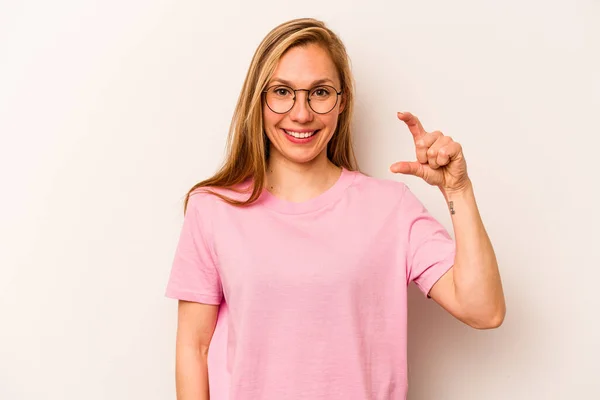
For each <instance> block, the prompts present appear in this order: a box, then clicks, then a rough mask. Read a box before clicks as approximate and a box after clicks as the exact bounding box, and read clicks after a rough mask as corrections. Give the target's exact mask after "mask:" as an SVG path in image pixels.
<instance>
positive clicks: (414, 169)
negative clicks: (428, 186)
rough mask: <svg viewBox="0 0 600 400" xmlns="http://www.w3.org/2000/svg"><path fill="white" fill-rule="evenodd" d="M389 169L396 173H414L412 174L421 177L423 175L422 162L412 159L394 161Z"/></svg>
mask: <svg viewBox="0 0 600 400" xmlns="http://www.w3.org/2000/svg"><path fill="white" fill-rule="evenodd" d="M390 171H392V172H394V173H397V174H405V175H414V176H418V177H419V178H423V176H424V168H423V164H421V163H419V162H416V161H413V162H408V161H400V162H397V163H394V164H392V166H391V167H390Z"/></svg>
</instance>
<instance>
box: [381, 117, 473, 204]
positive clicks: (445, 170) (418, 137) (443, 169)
mask: <svg viewBox="0 0 600 400" xmlns="http://www.w3.org/2000/svg"><path fill="white" fill-rule="evenodd" d="M398 118H399V119H400V120H402V121H404V123H406V125H407V126H408V129H409V130H410V132H411V133H412V135H413V139H414V142H415V149H416V153H417V161H413V162H410V161H401V162H397V163H394V164H392V166H391V167H390V170H391V171H392V172H394V173H400V174H407V175H415V176H418V177H419V178H422V179H423V180H424V181H425V182H427V183H429V184H430V185H433V186H437V187H439V188H440V189H441V190H442V191H444V192H456V191H460V190H463V189H465V188H467V187H468V186H469V185H470V184H471V181H470V179H469V177H468V175H467V163H466V161H465V157H464V155H463V152H462V146H461V145H460V144H459V143H457V142H455V141H453V140H452V138H451V137H450V136H444V134H443V133H442V132H440V131H434V132H429V133H428V132H426V131H425V129H423V126H422V125H421V122H420V121H419V119H418V118H417V117H415V116H414V115H412V114H411V113H409V112H404V113H401V112H399V113H398Z"/></svg>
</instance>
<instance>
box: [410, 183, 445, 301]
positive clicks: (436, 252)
mask: <svg viewBox="0 0 600 400" xmlns="http://www.w3.org/2000/svg"><path fill="white" fill-rule="evenodd" d="M402 211H403V215H404V217H405V218H406V221H407V222H408V251H407V260H406V261H407V262H406V268H407V271H406V272H407V277H408V281H409V282H415V284H416V285H417V287H418V288H419V289H420V290H421V292H423V294H425V295H426V296H427V297H429V291H430V290H431V288H432V287H433V285H434V284H435V283H436V282H437V281H438V280H439V279H440V278H441V277H442V276H443V275H444V274H445V273H446V272H448V270H449V269H450V268H452V266H453V265H454V256H455V254H456V245H455V242H454V240H453V239H452V238H451V237H450V235H449V234H448V231H447V230H446V229H445V228H444V226H443V225H442V224H441V223H440V222H438V221H437V220H436V219H435V218H434V217H433V216H432V215H431V214H430V213H429V212H428V211H427V209H426V208H425V206H424V205H423V204H422V203H421V201H419V199H417V197H416V196H415V195H414V194H413V193H412V192H411V191H410V189H409V188H408V187H406V188H405V191H404V196H403V198H402Z"/></svg>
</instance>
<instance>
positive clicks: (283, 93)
mask: <svg viewBox="0 0 600 400" xmlns="http://www.w3.org/2000/svg"><path fill="white" fill-rule="evenodd" d="M272 92H273V94H274V95H276V96H278V97H288V96H290V95H291V94H292V92H291V91H290V89H289V88H287V87H285V86H280V87H275V88H273V89H272Z"/></svg>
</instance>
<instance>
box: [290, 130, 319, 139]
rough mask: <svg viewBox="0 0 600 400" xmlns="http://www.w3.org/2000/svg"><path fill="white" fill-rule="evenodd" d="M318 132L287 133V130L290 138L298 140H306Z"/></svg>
mask: <svg viewBox="0 0 600 400" xmlns="http://www.w3.org/2000/svg"><path fill="white" fill-rule="evenodd" d="M315 132H316V131H312V132H294V131H287V130H285V133H287V134H288V135H290V136H293V137H295V138H296V139H306V138H307V137H311V136H312V135H314V134H315Z"/></svg>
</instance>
